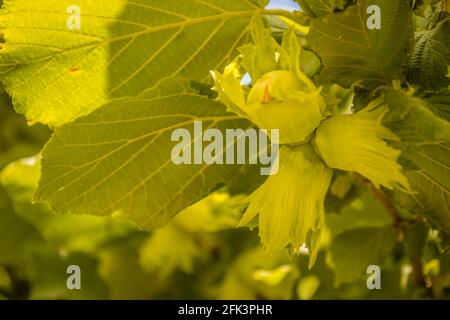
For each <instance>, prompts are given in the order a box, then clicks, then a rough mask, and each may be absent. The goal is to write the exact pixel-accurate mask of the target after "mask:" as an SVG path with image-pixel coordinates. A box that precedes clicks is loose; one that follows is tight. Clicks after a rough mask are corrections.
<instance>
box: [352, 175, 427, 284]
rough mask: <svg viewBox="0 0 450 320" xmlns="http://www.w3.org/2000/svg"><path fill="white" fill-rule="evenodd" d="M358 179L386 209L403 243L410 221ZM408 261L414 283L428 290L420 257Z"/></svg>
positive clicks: (389, 201) (363, 179) (378, 192)
mask: <svg viewBox="0 0 450 320" xmlns="http://www.w3.org/2000/svg"><path fill="white" fill-rule="evenodd" d="M357 177H358V179H359V180H360V181H361V182H362V183H363V184H364V185H366V186H367V188H369V189H370V191H371V192H372V194H373V195H374V197H375V198H376V199H377V200H378V201H379V202H380V203H381V204H382V205H383V207H384V208H385V209H386V211H387V212H388V213H389V215H390V216H391V218H392V220H393V223H394V227H395V229H396V230H397V233H398V238H399V240H400V241H403V239H404V234H405V229H404V227H405V224H407V223H411V222H412V221H410V220H405V219H404V218H403V217H402V216H401V215H400V212H399V211H398V210H397V208H396V207H395V205H394V204H393V203H392V201H391V199H389V197H388V196H387V195H386V193H385V192H384V191H383V190H381V189H377V188H376V187H375V186H374V185H373V184H372V183H371V182H370V181H368V180H367V179H365V178H364V177H362V176H360V175H357ZM409 261H410V264H411V267H412V275H413V279H414V283H415V284H416V286H418V287H423V288H427V289H429V288H430V286H431V284H430V282H429V281H428V280H427V279H426V278H425V275H424V273H423V265H422V260H421V258H420V257H409Z"/></svg>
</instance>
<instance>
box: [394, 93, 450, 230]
mask: <svg viewBox="0 0 450 320" xmlns="http://www.w3.org/2000/svg"><path fill="white" fill-rule="evenodd" d="M386 101H387V103H388V104H389V105H390V106H391V108H392V109H398V110H401V109H402V108H400V109H399V106H400V107H404V108H406V109H408V108H409V107H413V109H412V110H411V109H409V112H405V113H404V115H405V117H404V118H403V119H401V118H399V117H398V113H391V114H390V115H389V116H388V118H386V122H387V124H388V125H389V126H390V127H391V128H392V129H393V131H394V132H395V133H396V134H397V135H398V136H399V137H400V138H401V139H402V144H401V145H400V147H401V148H402V149H403V153H402V160H403V161H404V167H405V169H407V170H406V172H405V174H406V176H407V177H408V180H409V182H410V184H411V188H412V189H413V190H414V191H415V192H416V193H413V194H405V193H401V192H400V193H397V194H396V198H397V200H398V201H399V203H400V204H401V205H402V206H403V207H406V208H408V209H410V210H411V211H412V212H415V213H418V214H422V215H424V216H426V217H427V218H428V219H429V220H430V221H431V222H432V223H433V224H434V225H435V226H438V227H439V228H441V229H443V230H446V231H447V232H450V207H449V203H450V147H449V143H448V141H447V142H446V140H445V139H444V138H445V137H446V136H448V134H449V132H448V120H449V118H448V117H447V115H448V114H447V112H448V111H447V110H448V108H449V106H450V100H449V99H448V96H445V95H442V96H434V97H432V98H429V99H427V100H423V99H420V98H414V97H409V96H407V95H406V94H402V93H399V92H395V91H391V92H389V93H388V95H387V96H386ZM408 106H409V107H408ZM431 110H433V111H434V112H435V113H434V114H433V113H432V112H431ZM396 115H397V116H396ZM438 115H441V116H442V117H443V118H440V117H439V116H438Z"/></svg>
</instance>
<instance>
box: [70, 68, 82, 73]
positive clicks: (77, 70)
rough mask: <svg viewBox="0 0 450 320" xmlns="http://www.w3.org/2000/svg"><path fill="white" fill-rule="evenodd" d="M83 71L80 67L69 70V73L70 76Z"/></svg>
mask: <svg viewBox="0 0 450 320" xmlns="http://www.w3.org/2000/svg"><path fill="white" fill-rule="evenodd" d="M81 70H82V69H81V68H80V67H71V68H69V73H70V74H75V73H78V72H80V71H81Z"/></svg>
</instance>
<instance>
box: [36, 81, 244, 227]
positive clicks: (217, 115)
mask: <svg viewBox="0 0 450 320" xmlns="http://www.w3.org/2000/svg"><path fill="white" fill-rule="evenodd" d="M197 120H198V121H203V128H204V129H206V128H207V127H214V128H217V129H219V130H221V131H222V132H223V133H224V131H225V129H232V128H243V129H246V128H249V127H250V126H251V124H250V123H249V122H247V121H246V120H241V119H239V118H238V117H237V116H235V115H233V114H230V113H227V112H226V111H225V107H224V106H223V105H221V104H220V103H218V102H215V101H213V100H209V99H208V98H207V97H204V96H199V95H197V94H195V93H193V92H191V91H190V90H188V89H187V88H186V84H185V83H184V82H176V81H167V82H163V83H162V84H161V85H160V86H159V87H158V88H156V89H153V90H149V91H146V92H145V93H143V94H141V95H140V96H137V97H135V98H123V99H120V100H117V101H113V102H111V103H108V104H107V105H105V106H103V107H102V108H100V109H98V110H96V111H94V112H93V113H92V114H90V115H88V116H86V117H82V118H80V119H79V120H77V121H75V122H74V123H72V124H69V125H67V126H64V127H63V128H61V129H58V130H57V131H56V132H55V134H54V136H53V138H52V139H51V141H50V142H49V144H48V145H47V146H46V148H45V149H44V151H43V160H42V178H41V181H40V185H39V189H38V192H37V195H36V198H37V199H39V200H42V201H44V202H49V203H50V205H51V206H52V208H53V209H54V210H55V211H56V212H71V213H74V214H82V213H87V214H94V215H100V216H105V215H111V214H113V213H116V215H117V216H121V217H125V218H128V219H131V220H134V221H136V222H137V223H139V224H140V225H141V226H143V227H144V228H151V227H153V226H155V225H161V224H163V223H165V222H167V220H168V218H170V217H172V216H173V215H175V214H176V213H178V212H179V211H180V210H182V209H184V208H185V207H187V206H189V205H190V204H192V203H194V202H196V201H198V200H200V199H201V198H203V197H204V196H206V195H207V194H208V193H210V192H211V191H212V190H213V188H214V187H215V186H216V185H217V184H221V183H226V182H228V181H229V180H231V179H232V178H233V177H234V176H235V175H236V174H238V173H239V170H240V169H241V166H239V165H219V164H214V165H175V164H174V163H173V162H172V161H171V152H172V148H173V147H174V146H175V145H176V144H177V143H175V142H171V134H172V132H173V131H174V130H175V129H177V128H186V129H188V130H189V131H190V132H191V136H192V138H193V140H197V139H201V137H199V136H194V133H193V132H192V131H193V127H194V121H197ZM193 140H192V141H191V143H193V142H194V141H193ZM227 148H234V145H228V146H224V150H223V152H225V149H227Z"/></svg>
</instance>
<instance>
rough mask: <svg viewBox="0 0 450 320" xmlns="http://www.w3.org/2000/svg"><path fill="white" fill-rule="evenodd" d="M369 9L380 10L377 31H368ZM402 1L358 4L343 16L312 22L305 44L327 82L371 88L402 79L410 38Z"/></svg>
mask: <svg viewBox="0 0 450 320" xmlns="http://www.w3.org/2000/svg"><path fill="white" fill-rule="evenodd" d="M369 5H378V6H379V7H380V8H381V30H376V29H375V30H368V28H367V26H366V21H367V19H368V17H369V15H368V14H367V13H366V11H367V7H368V6H369ZM412 31H413V29H412V20H411V9H410V7H409V4H408V2H407V1H404V0H373V1H369V0H359V1H357V2H356V4H355V5H352V6H349V7H348V8H347V9H346V10H345V11H344V12H340V13H334V14H330V15H326V16H324V17H322V18H318V19H313V21H312V22H311V31H310V32H309V34H308V41H309V43H310V44H311V46H312V48H313V49H314V50H315V51H316V52H317V53H318V55H319V56H320V57H321V58H322V62H323V65H324V67H323V71H322V74H323V76H324V77H325V79H326V80H327V81H330V82H335V83H338V84H340V85H341V86H344V87H350V86H351V85H353V84H354V83H356V82H358V83H361V85H365V86H369V87H373V86H377V85H381V84H388V83H390V82H391V80H393V79H402V78H404V76H403V75H402V73H401V71H402V68H403V64H404V63H405V62H406V58H407V54H408V51H409V48H410V44H411V40H412V37H413V34H412Z"/></svg>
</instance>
